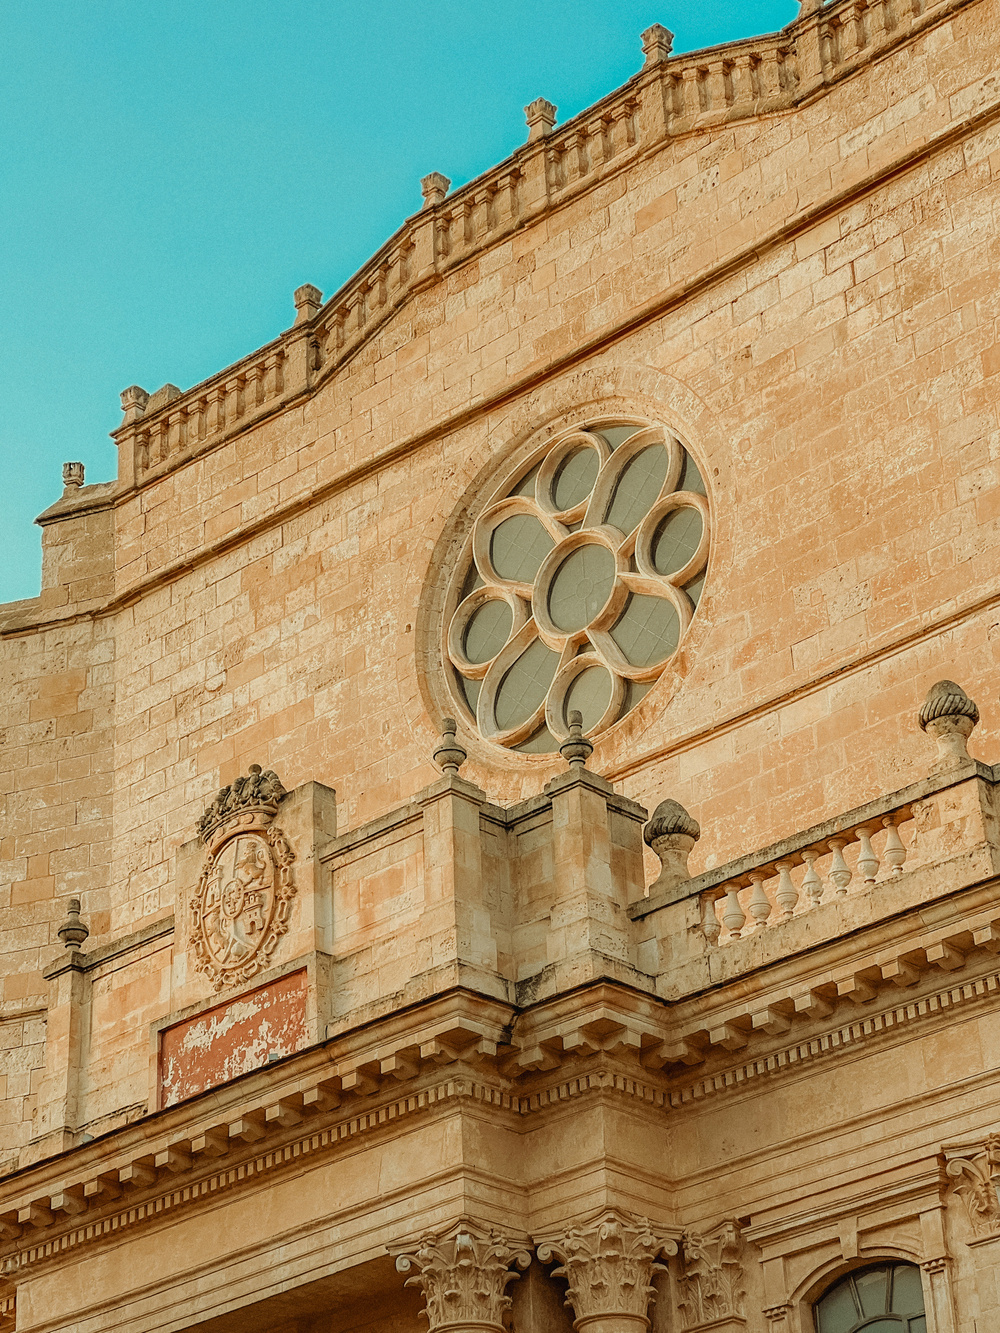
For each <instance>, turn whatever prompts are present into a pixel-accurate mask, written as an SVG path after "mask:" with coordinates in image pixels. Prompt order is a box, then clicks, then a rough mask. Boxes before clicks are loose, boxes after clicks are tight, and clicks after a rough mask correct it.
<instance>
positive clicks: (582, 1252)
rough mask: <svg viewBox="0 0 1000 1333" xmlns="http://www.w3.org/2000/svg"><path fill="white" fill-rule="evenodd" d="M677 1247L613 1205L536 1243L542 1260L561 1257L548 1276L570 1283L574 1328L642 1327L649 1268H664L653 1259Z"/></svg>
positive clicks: (591, 1332)
mask: <svg viewBox="0 0 1000 1333" xmlns="http://www.w3.org/2000/svg"><path fill="white" fill-rule="evenodd" d="M676 1253H677V1244H676V1242H675V1241H673V1240H669V1239H667V1238H666V1237H665V1236H663V1235H660V1234H658V1233H657V1232H656V1230H655V1229H654V1228H653V1227H652V1226H651V1225H650V1224H649V1222H648V1221H647V1220H646V1219H645V1218H642V1217H630V1216H629V1215H628V1214H627V1213H621V1212H619V1211H618V1210H617V1209H609V1210H608V1211H607V1212H606V1213H603V1214H602V1215H601V1216H600V1217H598V1218H596V1219H595V1220H594V1221H592V1222H589V1223H587V1224H586V1225H584V1226H580V1227H570V1228H569V1229H568V1230H567V1231H566V1232H565V1233H563V1234H562V1235H561V1236H560V1237H559V1238H557V1239H550V1240H545V1241H543V1242H542V1243H541V1244H540V1245H539V1247H538V1257H539V1259H540V1260H541V1261H542V1263H545V1264H547V1263H551V1262H552V1260H553V1259H557V1260H559V1262H560V1267H559V1268H555V1269H553V1276H554V1277H564V1278H565V1279H566V1281H567V1282H568V1284H569V1286H568V1288H567V1292H566V1304H567V1305H568V1306H569V1307H570V1308H571V1309H572V1311H573V1314H574V1315H575V1316H576V1317H575V1319H574V1321H573V1327H574V1328H575V1329H577V1330H579V1333H645V1330H646V1329H647V1328H649V1319H648V1317H647V1311H648V1309H649V1303H650V1301H651V1300H652V1299H653V1296H654V1295H655V1293H654V1290H653V1287H652V1285H651V1280H652V1277H653V1274H654V1273H657V1272H665V1271H666V1270H665V1267H664V1265H663V1264H659V1263H657V1262H656V1260H657V1259H658V1258H659V1257H660V1256H661V1255H672V1254H676Z"/></svg>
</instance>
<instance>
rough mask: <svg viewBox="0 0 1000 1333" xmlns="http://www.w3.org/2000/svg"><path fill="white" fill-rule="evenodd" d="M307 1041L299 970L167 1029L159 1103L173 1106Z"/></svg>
mask: <svg viewBox="0 0 1000 1333" xmlns="http://www.w3.org/2000/svg"><path fill="white" fill-rule="evenodd" d="M307 1044H308V1035H307V1031H306V974H305V970H304V969H303V970H302V971H301V972H292V973H291V974H290V975H289V976H287V977H282V978H281V979H280V980H279V981H272V982H270V983H269V984H268V985H266V986H258V987H257V989H256V990H252V991H248V992H247V993H246V994H245V995H241V996H239V998H238V999H235V1000H229V1001H227V1002H226V1003H225V1004H219V1005H216V1006H215V1008H213V1009H207V1010H205V1012H204V1013H201V1014H198V1015H196V1016H195V1017H194V1018H187V1019H185V1020H184V1021H183V1022H182V1023H175V1024H174V1026H173V1027H169V1028H165V1029H164V1031H163V1032H161V1033H160V1105H161V1106H173V1105H174V1104H175V1103H176V1102H182V1101H184V1099H185V1098H187V1097H194V1096H195V1095H196V1094H197V1093H199V1092H204V1091H205V1089H206V1088H214V1087H217V1086H218V1085H219V1084H220V1083H227V1082H228V1081H229V1080H230V1079H231V1078H235V1077H236V1076H237V1074H245V1073H246V1072H247V1071H248V1070H250V1069H259V1068H260V1066H261V1065H265V1064H267V1061H268V1057H269V1056H271V1055H291V1054H292V1052H293V1051H299V1050H301V1049H302V1048H303V1046H306V1045H307Z"/></svg>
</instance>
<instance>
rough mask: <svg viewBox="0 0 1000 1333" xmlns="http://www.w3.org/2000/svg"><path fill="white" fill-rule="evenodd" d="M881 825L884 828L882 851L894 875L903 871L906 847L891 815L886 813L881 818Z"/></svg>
mask: <svg viewBox="0 0 1000 1333" xmlns="http://www.w3.org/2000/svg"><path fill="white" fill-rule="evenodd" d="M882 827H883V828H884V829H885V832H886V838H885V851H884V852H883V853H882V856H883V858H884V860H886V861H888V862H889V864H890V865H891V866H892V873H893V874H894V875H901V874H902V873H903V862H904V861H905V860H906V848H905V847H904V845H903V842H902V840H901V839H900V836H899V831H898V830H897V828H896V823H895V820H894V819H893V817H892V815H886V817H885V818H884V819H883V820H882Z"/></svg>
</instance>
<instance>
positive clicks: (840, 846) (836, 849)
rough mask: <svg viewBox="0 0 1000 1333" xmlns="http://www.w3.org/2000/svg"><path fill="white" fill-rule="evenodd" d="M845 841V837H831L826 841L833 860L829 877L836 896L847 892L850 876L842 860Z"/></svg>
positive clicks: (846, 865) (841, 895)
mask: <svg viewBox="0 0 1000 1333" xmlns="http://www.w3.org/2000/svg"><path fill="white" fill-rule="evenodd" d="M847 842H848V840H847V838H831V839H830V841H829V842H828V843H827V846H828V847H829V848H830V851H831V852H833V861H832V862H831V863H830V879H831V880H832V881H833V883H834V885H835V886H836V889H837V897H838V898H842V897H843V896H844V895H845V894H846V893H847V886H848V884H850V882H851V878H852V876H851V871H850V868H849V867H848V864H847V862H846V861H845V860H844V848H845V847H846V846H847Z"/></svg>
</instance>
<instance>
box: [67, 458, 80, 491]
mask: <svg viewBox="0 0 1000 1333" xmlns="http://www.w3.org/2000/svg"><path fill="white" fill-rule="evenodd" d="M82 485H83V464H82V463H63V486H65V487H66V489H67V490H78V489H79V488H80V487H81V486H82Z"/></svg>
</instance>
